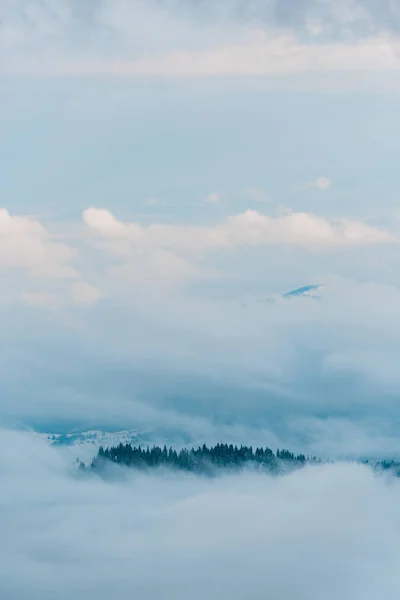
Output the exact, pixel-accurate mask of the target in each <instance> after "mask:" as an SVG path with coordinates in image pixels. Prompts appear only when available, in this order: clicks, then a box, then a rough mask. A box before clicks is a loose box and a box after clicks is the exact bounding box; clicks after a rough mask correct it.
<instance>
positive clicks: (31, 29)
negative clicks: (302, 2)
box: [1, 0, 400, 78]
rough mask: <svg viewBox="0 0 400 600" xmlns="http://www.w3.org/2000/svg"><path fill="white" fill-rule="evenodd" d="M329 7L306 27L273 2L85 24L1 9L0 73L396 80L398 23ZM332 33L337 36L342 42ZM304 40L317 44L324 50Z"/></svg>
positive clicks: (171, 7)
mask: <svg viewBox="0 0 400 600" xmlns="http://www.w3.org/2000/svg"><path fill="white" fill-rule="evenodd" d="M239 4H240V3H239ZM311 4H312V3H311ZM325 4H326V5H327V8H326V7H324V9H323V10H322V8H321V6H320V4H319V3H318V9H319V10H316V7H315V5H311V6H307V7H304V11H301V12H302V13H303V12H304V19H301V18H299V14H298V13H299V11H298V10H295V8H294V7H293V6H290V5H289V6H288V8H287V10H285V11H280V10H278V9H277V7H276V6H275V3H274V2H272V3H269V4H268V5H267V6H264V5H263V6H262V8H261V5H260V3H257V2H255V3H252V6H251V7H248V6H246V7H243V6H240V8H238V7H237V6H236V8H235V6H234V5H232V4H231V3H230V4H229V5H228V4H222V5H220V6H219V7H218V8H215V7H213V6H212V5H211V4H210V3H202V5H201V7H200V8H199V7H196V6H195V5H193V4H192V5H190V6H188V5H187V6H185V9H183V8H181V9H180V10H179V9H177V6H176V4H175V3H168V2H167V3H163V4H162V5H160V6H158V5H154V4H151V5H150V4H149V3H144V2H141V1H135V2H130V3H128V2H125V1H124V0H113V1H111V0H106V1H105V2H103V3H102V4H101V6H98V5H97V6H91V7H89V8H87V9H86V14H85V13H84V11H82V10H81V9H77V8H76V6H75V4H74V3H73V2H72V0H71V1H67V0H64V1H57V0H54V1H52V2H50V1H48V2H39V1H38V0H33V1H32V2H30V3H29V4H26V3H25V2H23V1H22V0H20V1H19V2H10V1H9V2H6V3H4V2H3V5H2V15H1V17H2V56H3V61H2V64H3V71H5V72H6V73H9V74H10V73H25V74H27V73H28V74H38V75H43V74H54V75H60V74H64V75H67V74H68V75H69V74H112V75H119V76H127V77H143V76H145V77H149V76H153V77H178V78H179V77H208V76H226V75H231V76H232V75H233V76H249V75H254V76H263V75H269V74H283V73H287V74H293V73H304V72H311V73H314V74H318V73H320V72H321V71H324V72H325V73H327V72H336V71H345V72H348V73H351V72H354V71H362V72H369V71H388V72H396V71H398V69H399V61H398V51H399V47H400V46H399V45H400V42H399V39H398V37H396V33H397V32H396V31H394V32H393V31H392V32H390V31H389V30H390V29H392V30H393V29H395V28H394V27H391V23H392V21H393V20H392V19H387V21H386V23H385V25H386V27H383V26H382V27H376V26H374V20H373V19H369V21H368V19H366V18H365V15H363V16H362V17H361V16H360V14H359V13H360V11H359V10H356V9H355V7H354V3H352V2H351V1H350V0H349V1H348V2H347V1H345V2H344V3H342V4H341V6H342V7H343V6H345V8H341V9H340V10H339V9H338V8H337V7H336V6H334V5H336V3H335V2H328V3H325ZM198 11H200V14H199V13H198ZM253 12H254V14H253V15H252V13H253ZM361 12H362V11H361ZM367 12H368V11H367ZM371 12H374V11H372V10H371ZM375 12H376V11H375ZM386 12H388V10H386ZM239 13H240V14H241V15H242V18H241V19H240V20H239V19H238V18H237V14H239ZM283 13H284V14H285V15H286V18H285V17H284V15H283ZM318 13H320V14H321V15H322V16H324V17H325V18H324V19H322V18H318V16H319V15H318ZM324 13H325V14H324ZM382 13H385V11H382ZM349 14H350V15H352V17H351V18H350V17H349V16H348V15H349ZM343 15H346V18H344V17H343ZM367 17H368V15H367ZM374 17H375V20H377V19H378V17H379V18H380V15H374ZM303 20H304V23H303V22H302V21H303ZM366 22H369V23H370V25H369V26H368V27H365V23H366ZM254 23H257V26H255V25H254ZM332 27H333V29H334V30H336V31H337V30H339V32H341V35H339V36H337V38H338V39H335V36H333V35H332ZM362 29H366V32H365V31H364V32H363V34H362V35H360V31H361V30H362ZM344 32H346V33H347V36H346V35H344ZM299 33H300V34H304V33H308V34H311V38H313V37H315V36H316V35H317V36H318V41H319V43H318V44H315V43H309V41H308V40H307V35H302V36H299V35H298V34H299ZM366 33H367V35H366ZM323 34H326V35H325V36H324V35H323ZM368 35H369V37H368ZM83 39H84V40H85V43H81V40H83Z"/></svg>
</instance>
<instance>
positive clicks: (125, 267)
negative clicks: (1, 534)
mask: <svg viewBox="0 0 400 600" xmlns="http://www.w3.org/2000/svg"><path fill="white" fill-rule="evenodd" d="M399 27H400V11H399V7H398V4H397V3H395V2H391V1H389V0H381V1H380V2H379V3H378V2H374V1H372V0H369V1H366V0H363V1H362V0H341V1H336V2H330V1H326V0H325V1H322V0H302V1H301V2H300V1H299V0H297V1H296V2H295V1H294V0H290V1H289V0H280V1H279V2H278V1H277V0H275V1H274V0H265V1H264V2H261V1H259V0H254V1H252V2H246V3H244V2H241V1H240V0H232V1H228V0H222V1H221V2H219V3H218V4H216V3H211V2H208V1H207V0H204V1H202V2H196V3H193V2H189V1H183V2H175V1H169V0H162V1H161V2H152V1H151V0H148V1H147V2H143V1H142V0H139V1H134V2H128V1H124V0H113V1H112V2H111V0H102V1H100V0H98V1H95V0H91V1H90V2H89V1H88V2H85V3H84V4H83V3H81V2H77V1H76V0H45V1H42V2H39V0H1V2H0V107H1V110H0V156H1V162H0V198H1V201H0V207H1V210H0V270H1V278H2V279H1V281H2V288H1V289H2V294H1V296H0V323H1V331H2V343H1V345H0V357H1V360H0V423H1V424H2V425H3V426H4V427H6V428H24V429H26V428H28V429H30V428H33V429H37V430H40V431H82V430H86V429H91V428H96V429H99V428H101V429H107V430H118V429H126V428H133V429H139V430H140V429H142V428H143V429H146V430H149V429H150V430H152V429H154V431H155V432H160V431H163V432H170V437H171V439H172V440H173V439H174V436H175V435H178V432H180V433H182V432H184V434H185V435H187V436H189V438H190V439H193V440H195V441H204V440H205V441H221V438H224V439H226V440H227V441H230V440H234V441H243V442H246V443H248V441H249V440H252V441H253V440H254V441H256V442H257V443H268V444H270V445H273V446H276V445H278V444H279V445H280V444H284V445H285V446H289V447H290V448H292V449H294V450H296V451H307V452H308V451H309V452H312V453H313V454H315V453H318V454H319V455H321V456H327V455H329V456H334V457H341V458H349V457H359V456H386V455H390V456H396V455H398V454H399V452H400V443H399V436H398V432H399V427H400V407H399V405H398V397H399V391H400V378H399V375H398V361H399V358H400V343H399V339H400V336H399V333H400V309H399V306H400V303H399V299H400V288H399V286H400V277H399V273H400V270H399V259H400V253H399V240H400V222H399V215H400V213H399V201H398V189H399V183H400V175H399V170H398V166H397V157H398V155H399V151H400V141H399V140H400V111H399V102H398V99H399V91H400V58H399V56H400V54H399V52H400V37H399ZM310 284H315V285H322V286H324V287H323V288H322V292H321V298H320V299H318V300H314V299H311V298H302V297H299V298H292V299H290V300H284V299H283V298H282V295H283V294H285V293H286V292H288V291H290V290H292V289H295V288H298V287H301V286H305V285H310ZM177 439H178V438H177ZM179 439H180V438H179Z"/></svg>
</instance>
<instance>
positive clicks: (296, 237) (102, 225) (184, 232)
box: [83, 208, 398, 253]
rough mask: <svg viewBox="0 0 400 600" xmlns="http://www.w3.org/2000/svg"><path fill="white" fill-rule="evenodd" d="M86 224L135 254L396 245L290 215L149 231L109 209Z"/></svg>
mask: <svg viewBox="0 0 400 600" xmlns="http://www.w3.org/2000/svg"><path fill="white" fill-rule="evenodd" d="M83 220H84V222H85V224H86V225H87V227H88V228H89V230H90V231H92V232H93V233H95V234H97V235H99V236H102V237H104V238H105V239H108V240H109V241H114V242H116V248H120V245H119V244H120V242H126V241H129V242H130V243H131V244H132V246H133V247H136V248H143V249H149V248H164V249H169V250H174V251H176V252H182V251H184V252H188V253H199V252H200V253H203V252H204V251H206V250H211V249H213V248H214V249H216V248H231V247H236V246H246V245H250V246H254V245H267V244H290V245H295V246H302V247H305V248H308V249H318V248H331V249H332V248H340V247H346V246H349V247H352V246H364V245H370V244H388V243H397V241H398V240H397V238H396V236H395V235H393V234H392V233H390V232H389V231H386V230H383V229H378V228H374V227H371V226H370V225H367V224H365V223H363V222H362V221H356V220H348V219H341V220H337V221H330V220H327V219H324V218H323V217H319V216H317V215H314V214H312V213H300V212H298V213H295V212H293V213H289V214H285V215H283V216H278V217H270V216H267V215H263V214H261V213H260V212H258V211H254V210H247V211H245V212H244V213H241V214H238V215H234V216H230V217H228V218H227V220H226V221H225V222H223V223H221V224H218V225H214V226H209V227H207V226H203V227H201V226H193V225H187V226H184V225H163V224H153V225H149V226H147V227H143V226H141V225H140V224H139V223H123V222H122V221H118V220H117V219H116V218H115V217H114V216H113V215H112V214H111V213H110V212H109V211H107V210H105V209H98V208H89V209H87V210H85V211H84V213H83Z"/></svg>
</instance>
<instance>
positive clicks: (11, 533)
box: [0, 431, 400, 600]
mask: <svg viewBox="0 0 400 600" xmlns="http://www.w3.org/2000/svg"><path fill="white" fill-rule="evenodd" d="M0 439H1V452H0V456H1V459H0V461H1V462H0V480H1V485H2V494H1V500H0V504H1V511H0V524H1V530H2V533H3V535H2V536H1V542H0V557H1V565H2V566H1V578H0V593H1V595H2V596H4V597H7V598H10V599H12V600H22V599H23V598H26V597H29V598H31V599H32V600H36V599H38V600H39V598H40V600H47V599H48V600H50V599H51V598H54V597H55V596H57V598H59V599H60V600H64V599H67V598H68V599H69V598H71V596H73V597H81V596H84V597H85V598H87V600H92V599H93V600H94V599H99V598H104V599H105V598H109V597H110V596H117V597H118V598H121V600H125V599H126V600H127V599H128V598H132V595H139V596H140V598H142V599H143V600H153V599H156V598H163V599H166V600H167V599H171V600H172V599H174V600H180V599H182V600H183V599H186V598H188V597H190V598H193V600H197V599H198V600H203V598H204V597H206V596H207V597H208V598H210V599H212V600H213V599H220V598H221V597H223V598H228V597H229V598H231V599H232V600H235V599H239V598H240V599H241V598H243V597H247V598H252V599H254V600H258V599H260V600H261V598H265V594H266V591H267V592H268V594H269V595H271V597H273V598H279V599H282V600H288V599H290V598H293V597H294V596H295V597H296V598H298V599H299V600H300V599H301V600H303V599H304V600H321V599H323V600H337V598H342V599H343V600H358V599H360V600H361V599H363V600H375V599H376V598H378V597H382V598H385V600H392V599H393V600H394V599H395V598H398V594H399V591H400V579H399V574H398V562H399V559H400V542H399V539H398V535H397V529H398V525H399V516H398V504H399V495H400V488H399V483H398V481H391V480H385V479H384V478H382V477H376V476H374V475H373V474H372V472H371V471H369V470H368V469H367V468H365V467H361V466H356V465H345V464H338V465H331V466H321V467H315V468H309V469H304V470H302V471H300V472H298V473H294V474H292V475H288V476H284V477H280V478H273V477H269V476H262V475H254V474H251V473H248V474H243V475H239V476H237V475H236V476H226V477H222V478H218V479H217V480H213V481H210V480H208V479H206V478H201V477H196V476H192V477H190V476H187V477H185V476H182V475H175V474H171V473H160V474H158V475H157V474H155V475H149V476H146V475H137V474H131V473H126V474H125V475H123V474H122V473H121V475H120V476H119V477H118V476H117V474H116V477H114V479H113V480H111V481H104V480H102V479H100V478H97V477H94V478H90V477H88V478H86V477H78V476H77V473H76V471H75V468H76V467H74V466H71V465H70V464H69V463H68V462H67V461H65V459H64V458H63V457H62V456H61V455H59V454H57V453H56V452H55V450H54V449H51V448H49V447H48V446H46V445H45V444H44V443H43V444H42V443H38V441H37V440H32V439H31V438H30V437H29V436H28V435H27V436H25V435H23V434H15V433H13V432H5V431H2V434H1V438H0Z"/></svg>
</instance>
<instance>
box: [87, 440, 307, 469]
mask: <svg viewBox="0 0 400 600" xmlns="http://www.w3.org/2000/svg"><path fill="white" fill-rule="evenodd" d="M316 460H317V459H316V458H306V457H305V455H304V454H298V455H295V454H293V452H289V450H277V452H276V454H274V452H273V451H272V450H271V448H268V447H267V448H256V449H255V450H254V449H253V447H252V446H240V447H238V446H234V445H233V444H229V445H228V444H216V445H215V446H211V447H208V446H206V445H205V444H203V446H199V447H198V448H191V449H187V448H182V449H181V450H179V451H177V450H174V449H173V448H167V447H166V446H164V447H163V448H161V447H160V446H153V447H152V448H149V447H146V448H142V447H141V446H132V445H131V444H119V445H118V446H115V447H111V448H102V447H101V448H100V449H99V451H98V454H97V456H96V458H95V459H94V460H93V462H92V465H91V467H92V469H101V468H102V467H104V465H105V464H106V463H107V462H108V461H111V462H112V463H116V464H118V465H121V466H126V467H131V468H136V469H147V468H154V467H162V466H165V467H171V468H174V469H180V470H183V471H192V472H197V473H208V472H211V471H213V470H215V469H216V468H217V469H218V468H219V469H221V468H223V469H239V468H243V467H245V466H250V465H252V466H259V467H264V468H268V469H269V470H271V471H273V470H276V469H277V468H278V466H279V464H280V463H281V462H282V461H284V462H286V463H290V464H291V465H292V466H293V467H295V466H302V465H303V464H304V463H306V462H311V461H312V462H315V461H316Z"/></svg>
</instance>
